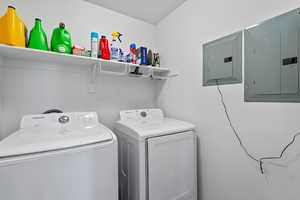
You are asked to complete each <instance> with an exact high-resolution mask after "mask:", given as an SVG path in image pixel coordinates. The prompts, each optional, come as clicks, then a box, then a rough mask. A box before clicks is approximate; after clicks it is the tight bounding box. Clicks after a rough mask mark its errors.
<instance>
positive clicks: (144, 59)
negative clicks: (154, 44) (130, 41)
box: [141, 47, 148, 65]
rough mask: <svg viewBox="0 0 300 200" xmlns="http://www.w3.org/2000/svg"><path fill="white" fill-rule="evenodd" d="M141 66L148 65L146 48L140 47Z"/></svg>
mask: <svg viewBox="0 0 300 200" xmlns="http://www.w3.org/2000/svg"><path fill="white" fill-rule="evenodd" d="M141 65H148V62H147V48H146V47H141Z"/></svg>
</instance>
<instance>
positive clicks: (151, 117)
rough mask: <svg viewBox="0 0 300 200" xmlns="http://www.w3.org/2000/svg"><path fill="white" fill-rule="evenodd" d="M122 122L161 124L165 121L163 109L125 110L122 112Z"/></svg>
mask: <svg viewBox="0 0 300 200" xmlns="http://www.w3.org/2000/svg"><path fill="white" fill-rule="evenodd" d="M120 118H121V121H134V122H137V123H147V122H160V121H162V120H163V119H164V114H163V112H162V110H161V109H139V110H124V111H121V112H120Z"/></svg>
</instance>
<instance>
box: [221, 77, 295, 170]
mask: <svg viewBox="0 0 300 200" xmlns="http://www.w3.org/2000/svg"><path fill="white" fill-rule="evenodd" d="M216 84H217V89H218V92H219V94H220V98H221V103H222V105H223V108H224V111H225V114H226V118H227V120H228V122H229V125H230V127H231V129H232V131H233V132H234V134H235V136H236V138H237V140H238V141H239V144H240V146H241V147H242V149H243V150H244V152H245V153H246V155H247V156H248V157H249V158H250V159H252V160H254V161H256V162H258V163H259V168H260V172H261V173H262V174H264V168H263V162H264V160H275V159H281V158H282V157H283V155H284V153H285V152H286V150H287V149H288V148H289V147H290V146H291V145H292V144H294V143H295V140H296V138H297V137H298V136H300V132H299V133H296V134H295V135H294V136H293V139H292V140H291V141H290V142H289V143H288V144H287V145H286V146H285V147H284V148H283V150H282V151H281V153H280V155H279V156H271V157H262V158H255V157H254V156H253V155H252V154H251V153H249V151H248V150H247V148H246V146H245V145H244V144H243V141H242V139H241V138H240V136H239V134H238V132H237V130H236V129H235V127H234V126H233V124H232V121H231V118H230V116H229V113H228V109H227V106H226V104H225V101H224V96H223V93H222V91H221V89H220V85H219V81H218V80H217V81H216Z"/></svg>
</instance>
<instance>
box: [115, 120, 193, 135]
mask: <svg viewBox="0 0 300 200" xmlns="http://www.w3.org/2000/svg"><path fill="white" fill-rule="evenodd" d="M115 128H116V129H117V130H118V131H120V132H121V133H124V134H127V135H130V136H131V137H134V138H136V139H137V140H144V139H146V138H149V137H155V136H160V135H168V134H172V133H179V132H185V131H190V130H193V129H195V125H193V124H191V123H188V122H184V121H180V120H176V119H170V118H164V119H163V120H161V121H154V122H152V121H150V122H134V121H118V122H117V123H116V126H115Z"/></svg>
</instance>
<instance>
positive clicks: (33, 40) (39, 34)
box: [28, 18, 49, 51]
mask: <svg viewBox="0 0 300 200" xmlns="http://www.w3.org/2000/svg"><path fill="white" fill-rule="evenodd" d="M28 48H32V49H40V50H46V51H48V50H49V49H48V42H47V35H46V33H45V31H44V30H43V27H42V22H41V19H39V18H36V19H35V25H34V27H33V28H32V30H31V31H30V36H29V43H28Z"/></svg>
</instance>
